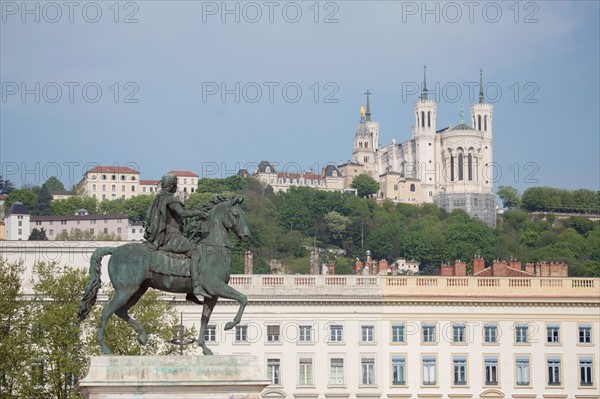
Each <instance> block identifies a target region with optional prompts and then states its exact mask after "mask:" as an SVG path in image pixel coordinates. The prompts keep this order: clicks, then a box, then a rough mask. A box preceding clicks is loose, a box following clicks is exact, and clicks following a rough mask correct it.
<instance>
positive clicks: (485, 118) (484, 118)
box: [483, 115, 487, 132]
mask: <svg viewBox="0 0 600 399" xmlns="http://www.w3.org/2000/svg"><path fill="white" fill-rule="evenodd" d="M483 130H484V131H486V132H487V115H485V116H484V117H483Z"/></svg>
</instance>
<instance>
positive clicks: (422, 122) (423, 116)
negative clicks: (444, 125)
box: [421, 111, 425, 127]
mask: <svg viewBox="0 0 600 399" xmlns="http://www.w3.org/2000/svg"><path fill="white" fill-rule="evenodd" d="M421 127H425V111H421Z"/></svg>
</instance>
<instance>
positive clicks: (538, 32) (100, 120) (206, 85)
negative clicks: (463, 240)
mask: <svg viewBox="0 0 600 399" xmlns="http://www.w3.org/2000/svg"><path fill="white" fill-rule="evenodd" d="M22 4H23V3H21V2H20V1H19V2H12V1H2V2H1V3H0V6H1V8H0V16H1V18H2V20H1V25H0V34H1V38H0V56H1V59H0V67H1V70H0V80H1V81H2V98H1V102H0V106H1V111H0V119H1V120H0V129H1V130H0V133H1V138H0V146H1V147H0V162H1V164H2V173H3V174H4V175H5V177H8V178H9V179H11V180H12V181H13V182H15V183H16V184H17V185H20V184H22V183H29V184H40V183H41V182H43V180H45V177H47V176H49V175H54V174H55V170H56V168H55V166H56V165H59V166H60V167H61V171H60V173H61V176H60V178H61V180H62V181H63V183H65V185H66V186H70V185H71V184H72V183H73V182H77V181H78V180H79V179H80V178H81V174H82V171H83V170H82V168H83V166H84V165H86V164H87V165H90V164H94V165H95V164H101V165H115V164H118V165H129V166H136V167H138V168H139V170H140V171H141V172H142V178H144V179H158V178H160V176H161V175H162V174H163V173H165V172H167V171H168V170H171V169H182V170H191V171H194V172H196V173H198V174H200V175H202V176H206V177H225V176H227V175H230V174H232V173H234V172H235V171H237V168H238V167H239V166H242V167H243V166H246V165H248V167H249V168H252V167H251V165H253V164H255V163H257V162H259V161H260V160H262V159H268V160H271V161H273V162H278V163H280V164H286V163H290V164H298V165H300V166H301V167H302V168H305V169H309V168H310V167H311V166H315V165H318V167H321V166H322V165H323V164H325V163H327V162H335V163H336V164H337V163H338V162H339V161H340V160H343V161H346V160H348V159H349V158H350V157H351V154H352V139H353V136H354V132H355V129H356V124H357V122H358V120H359V108H360V105H361V104H363V103H364V102H365V96H364V95H363V93H364V92H365V91H366V89H369V90H370V91H371V92H373V96H372V97H371V107H372V108H371V110H372V114H373V115H372V118H373V119H374V120H377V121H378V122H379V123H380V124H381V130H380V143H381V144H384V145H385V144H388V143H390V142H391V140H392V138H396V139H397V140H398V141H399V142H401V141H404V140H408V139H409V138H410V128H411V126H412V124H413V119H412V118H413V117H412V115H413V113H412V102H413V101H414V100H415V99H416V98H417V95H416V94H413V93H412V92H411V90H412V88H413V87H414V85H415V84H420V82H421V80H422V75H423V70H422V66H423V65H425V64H426V65H427V66H428V86H429V88H430V89H431V90H435V88H436V87H438V93H437V96H438V97H437V100H438V101H439V105H438V120H437V126H438V128H442V127H444V126H447V125H449V124H456V123H457V122H458V120H459V118H460V116H459V113H460V105H461V104H464V107H465V111H467V110H468V109H469V103H470V100H471V101H473V99H470V98H469V97H470V96H469V86H468V84H469V83H468V82H476V81H478V78H479V69H480V68H483V70H484V81H485V83H486V84H487V85H488V86H486V87H487V90H486V91H487V93H488V94H489V95H490V96H496V88H500V89H501V90H502V95H501V96H499V98H498V99H497V100H496V101H495V102H494V161H495V162H496V163H497V164H498V166H499V167H500V168H501V171H502V175H501V176H500V177H499V178H498V179H497V182H496V184H495V185H496V186H498V185H515V186H517V187H518V188H519V189H520V190H524V189H526V188H527V187H531V186H533V185H548V186H555V187H563V188H569V189H575V188H590V189H596V190H598V189H600V187H599V186H600V183H599V180H600V176H599V169H600V126H599V109H600V104H599V85H600V83H599V80H598V79H599V75H600V66H599V58H600V56H599V48H600V43H599V36H600V33H599V21H600V8H599V4H600V3H599V2H598V1H577V2H570V1H569V2H567V1H565V2H561V1H535V2H519V3H515V2H496V3H490V2H481V3H480V2H475V3H474V4H475V6H474V8H473V9H472V10H469V8H467V6H465V5H464V2H456V3H447V2H441V3H437V2H428V3H427V8H428V10H433V11H432V12H431V13H427V12H425V11H426V10H423V9H422V6H423V3H422V2H421V1H418V2H400V1H398V2H393V1H337V2H319V3H316V2H315V1H299V2H274V3H272V4H273V6H272V8H271V10H272V12H273V14H272V19H273V20H272V22H270V20H269V19H270V16H269V11H270V9H269V6H268V5H265V2H262V1H259V2H256V3H248V2H240V3H236V2H233V1H229V2H227V7H228V8H229V9H235V7H238V9H239V18H240V21H239V23H236V22H235V17H236V15H235V13H234V14H226V13H222V11H223V10H222V4H223V3H222V2H221V1H219V2H192V1H168V2H167V1H138V2H129V3H128V2H121V3H119V4H118V5H119V7H118V8H119V13H118V15H116V8H115V7H114V2H113V1H98V2H95V3H93V2H80V3H76V4H77V5H76V6H74V8H73V9H72V10H69V9H68V8H67V7H66V6H63V5H62V4H63V3H62V2H58V3H54V4H59V5H60V7H61V9H60V10H59V9H56V8H55V7H53V6H46V3H38V2H28V3H26V4H27V6H28V7H29V9H33V10H35V9H36V7H37V9H38V10H39V12H38V15H35V13H36V12H37V11H34V13H33V14H28V13H27V12H25V11H24V10H23V8H22ZM449 4H450V5H449ZM515 4H516V6H515ZM455 5H458V7H459V8H457V7H456V6H455ZM436 7H437V11H436ZM317 8H318V9H319V14H318V16H317V15H316V14H315V11H316V9H317ZM84 10H85V11H84ZM98 10H100V11H101V12H102V14H101V16H100V17H99V18H96V12H97V11H98ZM257 10H260V12H261V16H260V17H257V13H256V12H257ZM284 10H285V11H284ZM298 10H300V11H301V16H300V17H299V19H298V18H297V19H298V21H297V22H295V23H293V22H292V21H293V20H294V18H296V15H297V14H296V12H297V11H298ZM70 11H72V16H70V15H69V12H70ZM470 11H472V16H471V17H470V15H469V12H470ZM498 11H500V12H501V15H499V14H497V12H498ZM57 12H60V13H61V15H58V14H57ZM457 12H460V15H459V14H457ZM126 16H129V17H130V19H137V22H136V23H124V22H123V20H124V19H125V17H126ZM327 16H329V19H330V20H332V21H331V22H333V23H324V19H325V18H326V17H327ZM36 17H39V22H36V21H35V18H36ZM436 17H437V18H438V19H439V22H436V20H435V19H436ZM70 18H72V21H73V22H70V21H69V19H70ZM115 18H116V20H117V21H118V22H117V23H115V22H114V21H115ZM222 18H225V19H226V20H225V22H224V23H223V22H222ZM315 18H317V21H318V22H315ZM470 18H472V21H471V20H470ZM22 19H25V22H22ZM86 19H87V20H86ZM94 19H98V21H97V22H95V23H92V22H91V21H93V20H94ZM52 20H57V22H54V23H52V22H51V21H52ZM252 20H257V21H256V22H254V23H253V22H252ZM335 20H337V22H335ZM453 21H454V22H453ZM494 21H496V22H494ZM515 21H516V22H515ZM36 82H39V84H40V86H39V90H36V88H35V87H36V86H35V83H36ZM52 82H55V83H52ZM69 82H74V83H69ZM90 82H95V83H93V84H89V83H90ZM115 82H116V83H117V85H115ZM236 82H239V85H240V86H239V87H240V91H239V94H240V101H239V103H238V102H236V101H235V94H228V95H227V96H226V97H225V102H223V101H222V100H221V96H220V93H217V94H210V92H208V90H210V89H214V88H215V87H217V88H218V90H219V91H220V90H221V87H220V86H221V84H222V83H224V84H225V85H226V86H227V87H228V88H229V89H234V91H235V84H236ZM252 82H256V83H255V84H254V83H252ZM269 82H274V83H269ZM315 82H317V85H315ZM23 83H24V84H25V85H26V87H27V88H28V89H30V90H33V93H30V94H26V95H25V98H24V102H23V98H22V96H21V95H22V88H23V87H22V84H23ZM128 83H131V84H129V85H127V84H128ZM213 83H215V84H216V86H215V85H214V84H213ZM327 83H330V85H329V86H326V84H327ZM86 84H88V87H87V95H88V97H87V100H93V98H94V97H95V96H96V93H95V90H96V88H97V87H99V88H100V89H101V90H102V96H101V97H99V100H98V101H97V102H95V103H92V102H87V101H86V98H84V95H83V94H82V88H83V86H84V85H86ZM270 84H272V85H274V86H272V87H273V89H274V95H273V99H272V100H273V101H272V102H270V101H269V85H270ZM286 84H288V91H287V96H288V97H287V99H288V101H286V98H285V96H284V94H282V88H283V87H284V85H286ZM69 85H71V87H72V88H73V98H72V102H70V99H69ZM75 85H77V86H75ZM256 85H258V86H260V87H261V90H262V97H260V98H257V101H256V102H250V101H247V99H248V100H252V99H253V98H255V97H256V91H255V88H256ZM436 85H437V86H436ZM57 86H59V87H61V91H62V97H60V99H58V100H57V102H55V103H52V102H51V101H53V100H54V99H56V97H57V91H56V87H57ZM244 86H245V87H246V90H245V91H244V89H243V88H244ZM117 87H118V88H117ZM297 87H299V88H300V89H301V90H302V96H301V97H300V98H299V100H298V101H297V102H290V101H289V100H290V99H291V98H293V97H294V96H295V90H296V88H297ZM456 87H459V88H461V92H460V93H457V92H456V90H455V89H456ZM444 88H445V90H444ZM203 90H204V92H203ZM36 91H37V93H35V92H36ZM315 92H318V93H319V98H318V99H315V97H314V95H315ZM117 93H118V94H119V96H118V99H117V100H118V101H117V102H115V94H117ZM36 94H39V97H40V98H39V100H40V101H39V103H36V101H35V100H36V98H35V96H36ZM127 95H130V99H134V100H137V101H138V102H137V103H125V102H124V99H125V97H126V96H127ZM327 95H330V98H331V99H333V100H337V102H334V103H330V102H325V101H324V99H325V97H326V96H327ZM203 97H204V98H203ZM515 97H517V98H515ZM315 100H317V101H315ZM531 100H533V101H537V102H531ZM38 165H39V166H38ZM53 165H54V166H53ZM67 165H71V166H67ZM215 168H216V171H215ZM70 172H72V173H70ZM70 174H73V176H70Z"/></svg>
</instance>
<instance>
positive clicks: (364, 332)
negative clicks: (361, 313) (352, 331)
mask: <svg viewBox="0 0 600 399" xmlns="http://www.w3.org/2000/svg"><path fill="white" fill-rule="evenodd" d="M360 329H361V334H360V340H361V341H362V342H373V340H374V339H373V330H374V328H373V326H361V328H360Z"/></svg>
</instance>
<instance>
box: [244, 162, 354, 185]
mask: <svg viewBox="0 0 600 399" xmlns="http://www.w3.org/2000/svg"><path fill="white" fill-rule="evenodd" d="M288 169H290V170H289V171H288V170H283V171H279V172H278V171H277V169H276V164H274V163H271V162H269V161H265V160H263V161H261V162H260V163H259V164H258V166H257V168H256V170H255V171H254V173H253V174H252V176H253V177H255V178H256V179H257V180H258V181H260V182H261V183H263V184H264V185H265V186H271V187H272V188H273V191H274V192H279V191H284V192H285V191H287V190H288V189H289V188H290V187H292V186H300V187H302V186H304V187H311V188H314V189H317V190H325V191H342V190H344V178H343V177H342V175H341V174H340V171H339V170H338V168H337V167H336V166H335V165H333V164H329V165H327V166H326V167H324V168H323V169H322V170H321V173H315V171H314V170H311V171H310V172H306V171H301V170H297V168H296V165H293V166H291V167H290V168H288ZM243 173H244V172H243V171H241V172H240V173H239V175H243Z"/></svg>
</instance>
